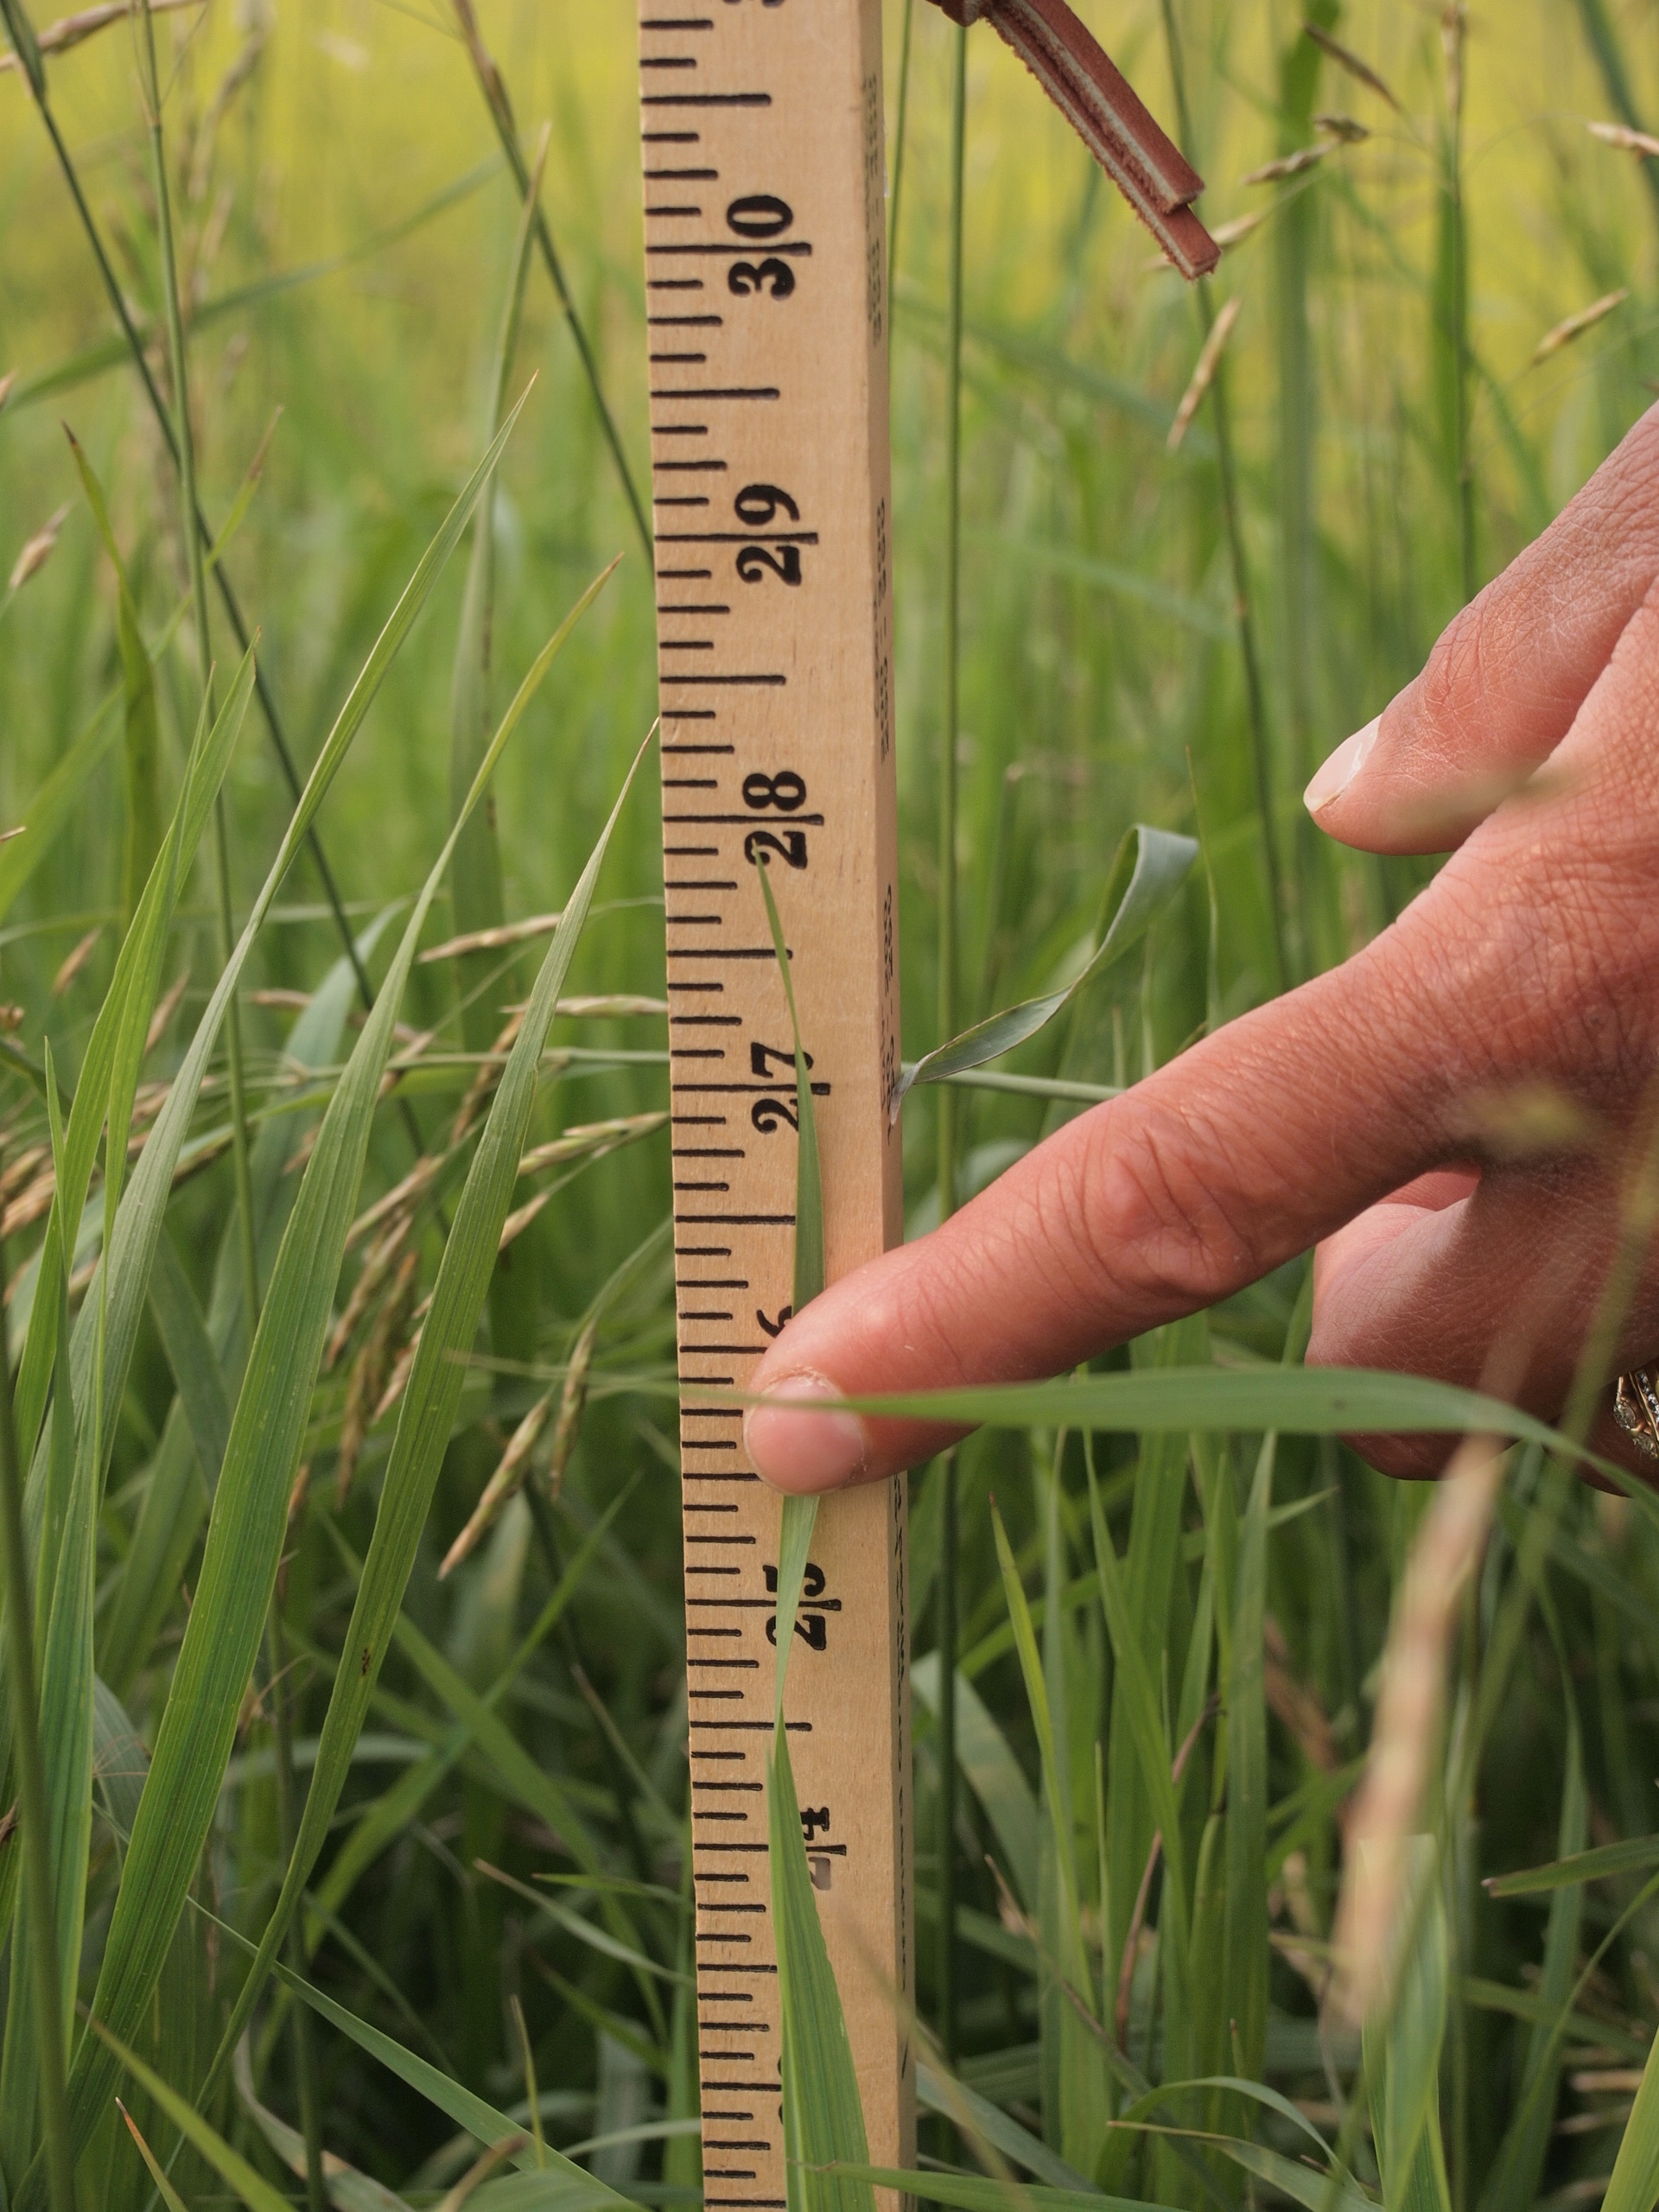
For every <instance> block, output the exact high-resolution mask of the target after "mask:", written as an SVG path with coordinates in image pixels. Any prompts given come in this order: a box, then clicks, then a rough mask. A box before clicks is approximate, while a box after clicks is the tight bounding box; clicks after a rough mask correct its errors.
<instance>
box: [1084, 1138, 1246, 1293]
mask: <svg viewBox="0 0 1659 2212" xmlns="http://www.w3.org/2000/svg"><path fill="white" fill-rule="evenodd" d="M1227 1157H1228V1148H1227V1144H1226V1141H1225V1140H1224V1138H1223V1137H1222V1136H1221V1135H1219V1134H1217V1135H1213V1136H1211V1137H1209V1138H1207V1139H1206V1138H1205V1135H1204V1133H1203V1132H1202V1131H1200V1130H1198V1129H1197V1128H1195V1127H1194V1126H1193V1124H1192V1122H1191V1121H1190V1120H1189V1119H1188V1117H1187V1116H1185V1115H1184V1114H1181V1113H1179V1112H1177V1111H1174V1110H1172V1109H1170V1108H1169V1107H1168V1106H1162V1107H1157V1106H1154V1107H1153V1108H1152V1109H1151V1110H1150V1111H1144V1110H1143V1111H1141V1112H1139V1113H1137V1114H1135V1116H1128V1115H1125V1116H1118V1117H1116V1126H1114V1117H1113V1116H1110V1115H1107V1116H1103V1122H1102V1126H1101V1128H1100V1131H1099V1133H1098V1135H1097V1136H1096V1139H1095V1141H1093V1142H1092V1143H1090V1145H1088V1146H1087V1147H1084V1149H1083V1150H1082V1152H1081V1153H1080V1154H1079V1155H1078V1156H1077V1160H1076V1161H1075V1163H1074V1165H1073V1167H1072V1173H1071V1177H1070V1178H1069V1179H1068V1180H1069V1181H1070V1184H1071V1187H1070V1188H1067V1189H1057V1190H1056V1191H1055V1192H1054V1193H1053V1198H1054V1201H1055V1202H1056V1203H1057V1204H1058V1205H1061V1206H1063V1209H1064V1215H1065V1223H1066V1226H1067V1230H1068V1238H1067V1242H1068V1247H1069V1249H1071V1252H1072V1253H1073V1254H1074V1255H1075V1260H1076V1263H1077V1266H1078V1267H1079V1268H1080V1269H1081V1270H1082V1271H1084V1273H1086V1274H1089V1275H1090V1276H1092V1277H1093V1278H1094V1280H1095V1281H1097V1282H1098V1281H1103V1280H1104V1281H1109V1282H1114V1283H1116V1284H1119V1285H1122V1287H1123V1288H1124V1289H1125V1290H1126V1291H1127V1292H1128V1293H1129V1294H1132V1295H1133V1297H1134V1299H1135V1303H1136V1305H1137V1306H1140V1307H1141V1308H1143V1309H1145V1310H1147V1311H1148V1312H1155V1313H1159V1314H1160V1317H1161V1318H1168V1317H1169V1316H1171V1315H1173V1314H1175V1313H1183V1312H1191V1311H1192V1310H1194V1309H1196V1308H1197V1307H1198V1306H1207V1305H1211V1304H1212V1303H1213V1302H1214V1301H1215V1300H1217V1298H1221V1297H1224V1296H1225V1295H1226V1294H1228V1292H1230V1291H1231V1290H1233V1289H1235V1288H1236V1287H1237V1286H1238V1285H1239V1284H1240V1283H1242V1282H1248V1281H1251V1280H1252V1279H1253V1278H1254V1276H1255V1275H1256V1274H1259V1273H1260V1272H1261V1265H1260V1263H1259V1262H1258V1255H1256V1253H1255V1250H1254V1249H1253V1248H1252V1246H1251V1244H1250V1242H1249V1239H1248V1238H1247V1237H1246V1236H1243V1234H1242V1233H1241V1231H1240V1230H1239V1228H1238V1226H1237V1225H1236V1223H1235V1222H1234V1220H1233V1219H1232V1218H1231V1217H1230V1215H1229V1213H1228V1211H1227V1209H1226V1207H1225V1206H1224V1204H1223V1203H1222V1201H1221V1199H1220V1198H1219V1197H1218V1196H1217V1191H1216V1189H1215V1186H1214V1183H1213V1181H1212V1179H1211V1176H1210V1175H1208V1174H1207V1173H1205V1160H1206V1159H1208V1160H1216V1161H1222V1162H1224V1161H1226V1160H1227Z"/></svg>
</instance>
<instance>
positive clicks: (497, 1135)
mask: <svg viewBox="0 0 1659 2212" xmlns="http://www.w3.org/2000/svg"><path fill="white" fill-rule="evenodd" d="M614 566H615V563H612V568H611V569H606V570H605V572H604V574H603V575H601V576H600V577H599V578H598V579H597V580H596V581H595V582H594V583H593V584H591V585H590V586H589V587H588V590H587V591H586V592H585V593H584V594H582V598H581V599H580V600H579V601H577V603H576V606H575V607H574V608H573V610H572V612H571V613H570V614H569V617H568V618H567V620H565V622H564V623H563V625H562V626H560V628H559V629H558V630H557V631H556V632H555V634H554V637H553V638H552V639H551V640H550V643H549V645H547V646H546V647H545V648H543V652H542V653H541V655H540V656H539V658H538V659H537V662H536V664H535V666H534V667H533V668H532V669H531V672H530V675H529V676H527V677H525V679H524V684H523V686H521V688H520V690H519V693H518V698H517V699H516V700H515V701H514V702H513V704H512V707H511V708H510V709H508V712H507V715H506V717H505V720H504V721H503V723H502V726H501V729H500V731H499V733H498V735H497V738H496V741H495V742H494V743H493V745H492V746H491V747H490V749H489V751H488V753H486V755H485V758H484V760H483V762H482V763H481V764H480V768H479V771H478V774H477V776H476V778H475V779H474V785H473V789H472V791H471V793H470V795H469V798H468V805H469V806H471V805H473V804H476V803H477V800H478V798H479V797H480V794H481V792H482V791H483V790H484V788H485V786H486V785H487V782H488V779H489V777H490V774H491V772H492V771H493V767H494V765H495V762H496V760H497V759H498V758H499V753H500V751H501V747H502V745H503V743H504V742H505V737H506V735H507V734H509V733H510V732H511V730H512V727H513V725H514V723H515V722H516V721H517V720H518V716H519V715H521V714H522V713H523V711H524V708H525V706H526V705H527V704H528V703H529V699H530V696H531V694H532V693H533V691H534V690H535V688H536V686H537V684H538V683H540V681H541V678H542V677H543V676H544V675H545V673H546V671H547V670H548V668H549V667H550V665H551V664H552V661H553V658H554V656H555V655H556V652H558V650H559V647H560V646H561V645H563V642H564V640H565V639H566V638H567V637H568V636H569V633H570V631H571V629H572V627H573V626H574V625H575V623H576V622H577V621H578V620H580V618H581V616H582V613H584V612H585V610H586V609H587V607H588V606H589V605H590V604H591V602H592V601H593V599H594V596H595V595H596V594H597V593H598V592H599V591H600V590H601V588H602V587H603V585H604V583H605V582H606V580H607V578H608V577H609V575H611V573H612V569H613V568H614ZM646 742H647V743H649V739H647V740H646ZM644 753H645V747H644V746H642V747H640V750H639V753H636V754H635V756H634V761H633V766H632V768H630V770H629V772H628V776H627V779H626V782H625V783H624V785H623V787H622V790H621V791H620V794H619V795H618V798H617V801H616V804H615V805H614V807H613V809H612V810H611V816H610V819H609V821H608V822H607V823H606V825H605V828H604V829H603V831H602V832H601V836H600V838H599V842H598V843H597V844H596V845H595V846H594V850H593V852H592V854H591V855H589V858H588V864H587V866H586V868H584V869H583V870H582V875H581V877H580V879H579V880H578V881H577V883H576V886H575V889H574V890H573V891H572V893H571V894H570V897H569V899H568V900H567V901H566V904H565V908H564V915H563V920H562V921H561V922H560V925H559V927H558V930H557V931H556V934H555V936H554V938H553V942H552V944H550V946H549V947H548V950H547V955H546V957H545V958H544V959H543V963H542V970H541V973H540V975H539V976H537V979H536V988H535V990H534V992H533V993H532V994H531V1001H530V1005H529V1007H528V1008H527V1010H526V1012H525V1014H524V1020H523V1021H522V1023H521V1024H520V1027H519V1032H518V1037H517V1039H515V1040H514V1043H513V1046H512V1052H511V1053H510V1054H509V1055H508V1059H507V1065H506V1066H505V1068H504V1069H503V1071H502V1074H501V1081H500V1083H499V1086H498V1088H497V1090H496V1095H495V1100H494V1103H493V1105H492V1107H491V1109H490V1115H489V1118H488V1120H487V1122H486V1123H485V1127H484V1132H483V1135H481V1137H480V1140H479V1145H478V1149H477V1151H476V1153H475V1154H474V1158H473V1164H472V1166H471V1168H470V1169H469V1171H468V1173H467V1182H466V1186H465V1188H464V1189H463V1191H462V1192H461V1204H460V1205H459V1207H458V1208H457V1211H456V1215H455V1221H454V1227H453V1229H452V1230H450V1233H449V1236H448V1242H447V1243H446V1244H445V1246H444V1252H443V1258H442V1262H441V1263H440V1265H439V1268H438V1280H437V1282H436V1284H435V1287H434V1289H433V1293H432V1306H431V1311H430V1313H429V1314H428V1316H427V1319H426V1322H425V1325H424V1326H423V1329H422V1332H421V1341H420V1347H419V1349H418V1351H416V1355H415V1363H414V1366H413V1368H412V1369H411V1370H410V1378H409V1382H408V1384H407V1385H406V1387H405V1389H404V1396H403V1401H402V1403H401V1405H400V1407H399V1409H398V1415H397V1433H396V1434H395V1436H394V1438H393V1440H392V1447H391V1459H390V1461H389V1462H388V1464H387V1468H386V1473H385V1480H384V1482H383V1484H382V1485H381V1492H380V1503H379V1506H378V1511H377V1513H376V1516H375V1526H374V1534H373V1536H372V1539H371V1541H370V1544H369V1552H368V1557H367V1559H366V1560H365V1562H364V1567H363V1573H362V1578H361V1580H360V1581H359V1585H358V1592H357V1597H356V1600H355V1602H354V1604H353V1609H352V1619H351V1624H350V1626H349V1627H348V1629H347V1630H346V1643H345V1652H344V1656H343V1658H342V1660H341V1663H340V1671H339V1673H338V1674H337V1675H336V1676H335V1680H334V1691H333V1694H332V1695H331V1697H330V1699H329V1704H328V1712H327V1716H326V1717H325V1719H324V1721H323V1728H322V1740H321V1745H319V1748H318V1752H317V1764H316V1767H315V1771H314V1773H313V1775H312V1778H311V1788H310V1790H309V1792H308V1796H307V1799H306V1807H305V1812H304V1814H303V1815H302V1820H301V1824H300V1831H299V1834H298V1836H297V1838H296V1843H295V1847H294V1853H293V1856H292V1859H291V1860H290V1862H289V1870H288V1873H287V1875H286V1876H285V1878H284V1880H283V1888H282V1891H281V1894H280V1896H279V1897H278V1900H277V1906H276V1908H275V1910H273V1912H272V1915H271V1919H270V1925H269V1926H268V1928H267V1929H266V1932H265V1935H264V1938H263V1939H262V1941H261V1943H260V1948H259V1959H258V1962H257V1967H256V1969H255V1971H254V1972H253V1973H251V1974H250V1975H249V1978H248V1981H247V1984H246V1985H245V1989H244V1992H243V1995H242V1998H241V1999H240V2000H239V2001H238V2005H237V2007H236V2011H235V2013H234V2014H233V2016H232V2028H234V2029H235V2031H236V2034H237V2035H238V2036H239V2034H240V2028H239V2027H238V2026H237V2025H236V2023H237V2021H238V2020H239V2019H244V2018H245V2016H246V2012H247V2008H248V2006H249V2005H251V2002H252V1994H251V1993H257V1985H258V1983H259V1981H260V1980H262V1979H263V1977H264V1972H265V1970H266V1969H267V1967H268V1966H269V1963H270V1959H271V1958H272V1957H274V1955H275V1952H276V1947H277V1943H278V1942H280V1941H281V1939H282V1935H283V1929H285V1927H286V1925H287V1923H288V1920H289V1916H291V1914H292V1912H293V1910H294V1906H295V1904H296V1901H297V1899H298V1897H299V1894H300V1892H301V1891H302V1889H303V1887H304V1885H305V1882H306V1880H307V1878H308V1876H309V1873H310V1871H311V1868H312V1867H313V1866H315V1863H316V1857H317V1853H318V1852H319V1851H320V1850H321V1847H322V1845H323V1842H324V1840H326V1837H327V1832H328V1827H329V1823H330V1821H332V1820H333V1817H334V1808H335V1806H336V1805H337V1803H338V1802H339V1799H340V1790H341V1789H343V1788H344V1786H345V1783H346V1775H347V1774H348V1772H349V1770H350V1764H351V1752H352V1747H353V1745H354V1744H355V1743H356V1741H357V1737H358V1732H359V1730H360V1728H361V1727H362V1725H363V1720H364V1718H365V1714H366V1713H367V1711H368V1705H369V1700H370V1699H371V1697H372V1695H373V1693H374V1687H375V1683H376V1681H377V1680H378V1675H379V1669H380V1665H381V1662H382V1661H383V1660H384V1658H385V1651H386V1645H387V1642H388V1639H389V1637H390V1636H391V1632H392V1629H393V1624H395V1623H396V1622H397V1619H398V1615H399V1608H400V1607H401V1605H402V1604H403V1595H404V1586H405V1585H406V1583H407V1582H408V1580H409V1573H410V1567H412V1566H413V1564H414V1560H415V1554H416V1548H417V1546H418V1544H419V1542H420V1538H421V1533H422V1531H423V1529H424V1528H425V1526H426V1519H427V1513H428V1510H429V1506H430V1504H431V1500H432V1492H433V1489H434V1486H435V1484H436V1482H437V1478H438V1472H439V1470H440V1467H441V1466H442V1459H443V1454H444V1452H445V1450H446V1448H447V1446H448V1441H449V1433H450V1430H451V1428H452V1427H453V1426H454V1417H455V1410H456V1408H457V1407H458V1406H459V1404H460V1402H461V1391H462V1389H463V1388H464V1386H465V1383H466V1379H467V1370H466V1368H465V1366H464V1364H463V1363H461V1361H460V1360H459V1359H457V1358H456V1357H454V1355H455V1354H456V1353H457V1352H461V1351H466V1350H467V1349H468V1348H469V1347H470V1346H471V1344H472V1342H473V1338H474V1334H475V1333H476V1331H477V1328H478V1323H479V1317H480V1313H482V1310H483V1305H484V1300H485V1297H486V1294H487V1292H488V1289H489V1283H490V1277H491V1274H492V1273H493V1269H494V1267H495V1262H496V1256H497V1252H498V1249H499V1243H500V1237H501V1225H502V1223H503V1222H504V1221H505V1218H506V1213H507V1208H508V1206H509V1205H511V1203H512V1192H513V1186H514V1185H515V1183H516V1181H517V1179H518V1161H519V1159H520V1157H521V1155H522V1154H523V1151H524V1135H525V1132H526V1130H527V1129H528V1128H529V1125H530V1117H531V1112H532V1111H533V1109H534V1107H535V1103H536V1094H537V1084H538V1080H539V1071H540V1065H541V1057H542V1048H543V1045H544V1044H545V1042H546V1039H547V1032H548V1029H549V1027H550V1025H551V1022H552V1020H553V1013H554V1008H555V1007H556V1004H557V1001H558V995H559V992H560V990H561V989H562V988H563V983H564V980H565V977H566V976H567V975H568V974H569V967H570V963H571V960H572V958H573V957H574V956H575V948H576V945H577V944H578V943H579V942H580V939H581V937H582V930H583V927H584V925H585V924H586V922H587V918H588V909H589V907H590V906H591V905H592V903H593V896H594V885H595V884H596V883H597V881H598V880H599V873H600V870H601V868H602V867H603V865H604V861H605V855H606V851H607V848H608V845H609V842H610V839H611V835H612V832H613V830H614V829H615V826H616V823H617V821H618V818H619V817H620V813H621V810H622V808H623V806H624V805H625V804H626V801H627V796H628V793H629V791H630V790H631V789H632V784H633V778H634V775H635V774H636V772H638V769H639V762H640V760H641V759H642V758H643V757H644ZM463 819H464V817H463ZM453 843H454V839H453V837H452V839H451V848H453ZM449 849H450V848H447V849H446V851H445V854H444V855H443V859H444V861H446V862H447V861H448V856H449ZM432 888H435V884H429V890H430V889H432ZM416 934H418V931H417V927H416V924H415V923H413V922H412V923H411V925H410V932H409V933H408V934H407V935H406V937H405V944H406V945H407V946H408V947H409V949H410V951H411V952H412V950H413V946H414V942H415V937H416ZM385 995H386V994H385V993H383V996H385ZM366 1036H367V1031H366V1030H365V1038H366ZM360 1049H361V1048H360V1047H359V1050H360ZM377 1080H378V1077H377ZM337 1096H338V1094H337ZM330 1111H331V1112H332V1111H333V1109H332V1108H331V1109H330ZM326 1128H327V1124H326V1122H325V1130H326ZM318 1150H319V1154H321V1140H320V1141H319V1147H318ZM313 1164H314V1166H315V1160H314V1163H313ZM342 1236H343V1225H342ZM337 1264H338V1262H336V1265H337ZM323 1318H324V1319H325V1321H326V1319H327V1314H326V1309H325V1313H324V1317H323ZM320 1349H321V1346H320V1345H319V1350H320ZM198 1602H200V1600H199V1601H198ZM411 1632H412V1631H411ZM457 1679H459V1678H457ZM469 1695H471V1696H473V1697H474V1700H475V1702H476V1703H477V1704H478V1707H479V1710H480V1713H481V1714H483V1715H485V1716H486V1718H487V1719H488V1720H489V1721H490V1723H491V1724H492V1725H493V1726H497V1727H499V1726H500V1723H499V1722H497V1721H495V1720H494V1717H493V1715H490V1714H488V1713H487V1708H486V1707H483V1705H482V1701H481V1700H476V1696H475V1693H469ZM452 1709H453V1708H452ZM503 1733H504V1734H505V1733H506V1732H505V1730H503ZM510 1740H511V1739H510ZM514 1748H515V1750H516V1749H517V1745H514ZM526 1764H530V1765H531V1766H532V1767H533V1762H529V1761H528V1760H526ZM535 1771H536V1772H537V1775H538V1777H539V1770H535ZM543 1779H544V1777H543ZM566 1818H567V1819H568V1818H569V1813H568V1809H567V1814H566ZM554 1824H555V1826H556V1827H559V1828H560V1829H561V1832H562V1833H569V1830H568V1829H567V1828H566V1827H565V1826H564V1823H563V1821H555V1823H554ZM578 1832H579V1831H578ZM590 1851H591V1847H590ZM233 2040H234V2038H233V2037H232V2031H231V2029H227V2030H226V2038H225V2043H224V2044H221V2052H220V2055H221V2058H222V2056H223V2055H224V2050H225V2049H226V2047H228V2046H229V2045H230V2044H232V2042H233Z"/></svg>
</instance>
